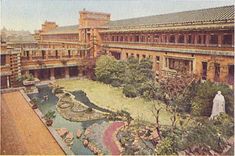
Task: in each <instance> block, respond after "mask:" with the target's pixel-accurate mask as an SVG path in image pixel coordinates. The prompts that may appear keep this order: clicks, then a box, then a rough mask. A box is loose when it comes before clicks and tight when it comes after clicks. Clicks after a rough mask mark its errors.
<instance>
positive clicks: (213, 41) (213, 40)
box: [210, 35, 218, 44]
mask: <svg viewBox="0 0 235 156" xmlns="http://www.w3.org/2000/svg"><path fill="white" fill-rule="evenodd" d="M210 44H218V35H211V36H210Z"/></svg>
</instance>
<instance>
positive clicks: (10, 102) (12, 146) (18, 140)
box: [1, 91, 65, 155]
mask: <svg viewBox="0 0 235 156" xmlns="http://www.w3.org/2000/svg"><path fill="white" fill-rule="evenodd" d="M1 128H2V129H1V143H2V144H1V145H2V147H1V154H4V155H5V154H9V155H16V154H17V155H19V154H20V155H23V154H27V155H29V154H31V155H34V154H38V155H51V154H53V155H64V154H65V153H64V151H63V150H62V149H61V147H60V146H59V145H58V143H57V142H56V140H55V139H54V137H53V136H52V135H51V133H50V132H49V130H48V129H47V127H46V126H45V125H44V124H43V122H42V121H41V120H40V119H39V117H38V116H37V115H36V113H35V112H34V111H33V109H32V108H30V106H29V105H28V103H27V101H26V100H25V99H24V97H23V96H22V94H21V93H20V92H19V91H14V92H10V93H4V94H1Z"/></svg>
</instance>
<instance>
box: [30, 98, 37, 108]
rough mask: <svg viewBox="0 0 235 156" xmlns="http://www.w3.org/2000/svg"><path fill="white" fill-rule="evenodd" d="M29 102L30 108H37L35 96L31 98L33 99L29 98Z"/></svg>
mask: <svg viewBox="0 0 235 156" xmlns="http://www.w3.org/2000/svg"><path fill="white" fill-rule="evenodd" d="M31 104H32V108H33V109H37V108H38V105H37V99H36V98H33V99H32V100H31Z"/></svg>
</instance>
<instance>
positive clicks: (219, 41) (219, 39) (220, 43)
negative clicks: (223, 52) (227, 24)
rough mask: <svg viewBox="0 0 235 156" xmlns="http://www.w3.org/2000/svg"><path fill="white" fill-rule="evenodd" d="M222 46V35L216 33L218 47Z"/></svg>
mask: <svg viewBox="0 0 235 156" xmlns="http://www.w3.org/2000/svg"><path fill="white" fill-rule="evenodd" d="M222 44H223V33H221V32H220V33H218V46H219V47H221V46H222Z"/></svg>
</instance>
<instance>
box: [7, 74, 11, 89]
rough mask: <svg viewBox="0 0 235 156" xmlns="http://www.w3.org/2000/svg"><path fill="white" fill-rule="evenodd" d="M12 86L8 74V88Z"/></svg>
mask: <svg viewBox="0 0 235 156" xmlns="http://www.w3.org/2000/svg"><path fill="white" fill-rule="evenodd" d="M9 87H10V80H9V76H7V88H9Z"/></svg>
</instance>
